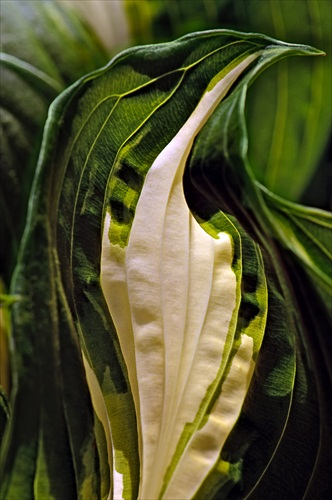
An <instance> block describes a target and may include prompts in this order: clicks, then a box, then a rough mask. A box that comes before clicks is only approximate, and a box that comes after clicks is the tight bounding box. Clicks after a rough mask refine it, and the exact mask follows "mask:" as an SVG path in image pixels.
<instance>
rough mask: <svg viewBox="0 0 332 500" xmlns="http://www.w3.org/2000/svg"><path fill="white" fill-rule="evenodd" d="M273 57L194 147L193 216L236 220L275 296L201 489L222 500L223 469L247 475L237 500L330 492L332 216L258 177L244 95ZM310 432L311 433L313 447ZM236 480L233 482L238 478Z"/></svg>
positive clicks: (189, 177)
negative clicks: (220, 214) (232, 421)
mask: <svg viewBox="0 0 332 500" xmlns="http://www.w3.org/2000/svg"><path fill="white" fill-rule="evenodd" d="M269 57H271V54H268V55H267V56H265V57H264V56H263V57H262V59H261V61H260V63H261V66H260V64H258V65H257V66H256V67H255V68H254V69H253V70H252V71H251V72H249V73H248V74H247V75H246V77H245V78H244V79H243V80H242V82H241V84H240V85H239V86H238V87H237V88H236V89H235V90H234V92H233V93H231V95H230V96H229V97H228V98H227V99H225V100H224V101H223V102H222V103H221V104H220V105H219V107H218V109H217V110H216V111H215V113H214V114H213V115H212V117H211V118H210V119H209V121H208V122H207V124H206V126H205V127H204V128H203V130H202V131H201V133H200V134H199V136H198V137H197V139H196V141H195V144H194V147H193V150H192V153H191V156H190V158H189V163H188V170H187V172H186V174H185V186H187V192H186V196H187V199H188V203H189V206H190V207H191V208H192V209H194V210H196V212H197V213H198V214H199V215H200V216H201V217H202V218H203V219H206V218H207V215H208V216H209V217H211V213H216V211H217V210H218V209H219V210H222V211H224V212H226V213H228V214H230V215H231V216H233V217H235V218H236V219H237V220H238V221H239V223H240V224H241V226H242V227H243V228H244V230H245V231H246V232H247V233H248V234H249V235H251V237H252V238H253V239H254V240H255V241H256V242H258V243H259V246H260V248H261V251H262V254H263V261H264V266H265V270H266V277H267V283H268V291H269V293H268V297H269V302H268V311H269V312H268V317H267V327H266V331H265V336H264V341H263V347H262V351H261V353H260V355H259V357H258V363H257V370H256V371H255V372H254V376H253V381H252V385H251V387H250V389H249V392H248V397H247V399H246V401H245V402H244V406H243V410H242V414H241V416H240V419H239V420H238V423H237V425H236V427H235V428H234V432H233V433H232V434H231V435H230V437H229V441H228V442H227V443H226V445H225V448H224V450H223V452H222V454H221V456H220V462H219V463H217V464H216V467H215V469H214V471H212V473H211V476H210V477H209V478H208V479H207V480H206V484H204V485H203V487H202V488H203V489H202V492H203V493H202V495H203V496H204V495H205V494H206V492H209V493H210V494H212V495H214V493H215V491H217V496H216V497H215V498H227V494H228V488H229V484H228V483H227V481H226V480H225V479H227V475H226V478H225V473H224V479H223V478H221V479H220V474H219V475H218V474H217V473H216V472H217V471H218V470H224V471H225V470H227V468H226V466H225V463H226V464H227V463H228V464H233V465H236V464H237V466H238V467H239V466H241V468H242V471H243V475H242V477H241V482H240V481H239V482H238V484H237V485H236V487H235V489H234V495H235V498H243V497H247V496H249V497H250V498H266V497H269V498H279V497H280V495H283V496H290V497H292V498H302V497H303V495H306V494H307V495H308V498H309V497H310V495H316V494H317V492H319V493H318V495H319V496H322V497H324V495H326V494H327V492H328V491H329V488H330V479H329V475H328V472H327V470H326V466H325V462H326V461H327V460H328V456H329V446H328V445H327V444H326V439H327V436H329V439H330V411H331V403H330V399H329V396H328V393H329V392H330V389H331V369H330V355H331V335H330V326H331V316H330V312H331V239H330V235H331V214H328V213H326V212H323V211H320V210H316V209H308V208H304V207H300V206H298V205H295V204H293V203H290V202H286V201H284V200H282V199H280V198H279V197H277V196H275V195H273V194H272V193H269V192H268V191H267V190H266V188H263V187H262V186H261V185H260V184H258V183H257V181H255V178H254V176H253V173H252V170H251V168H250V164H249V161H248V158H247V151H248V138H247V134H246V124H245V121H244V116H245V113H244V111H245V102H246V93H247V89H248V85H249V84H251V83H252V81H253V80H254V79H255V78H256V76H257V74H258V73H259V72H260V70H261V69H262V67H264V65H266V64H269V60H268V59H269ZM201 197H205V198H206V199H208V200H209V202H210V209H209V211H208V212H207V214H206V213H204V212H205V211H206V207H204V203H203V202H199V203H198V202H197V201H196V202H195V200H199V199H200V198H201ZM195 203H196V207H195ZM317 292H318V293H317ZM276 414H277V415H278V417H277V418H276ZM309 429H310V431H309ZM303 434H305V435H306V436H308V434H310V438H308V439H307V440H306V443H305V445H303V443H302V442H301V440H302V438H301V436H303ZM294 443H297V444H296V445H295V444H294ZM295 460H296V462H297V470H296V472H295V471H294V468H293V467H292V464H293V463H294V461H295ZM218 477H219V482H218ZM231 477H233V479H232V481H233V482H234V480H235V479H236V477H237V476H236V475H235V476H231ZM234 478H235V479H234ZM281 478H283V480H282V481H281ZM251 495H252V496H251ZM198 498H199V496H198Z"/></svg>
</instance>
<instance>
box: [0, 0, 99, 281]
mask: <svg viewBox="0 0 332 500" xmlns="http://www.w3.org/2000/svg"><path fill="white" fill-rule="evenodd" d="M106 62H107V57H106V55H105V54H104V52H103V50H102V49H101V47H100V45H99V44H98V43H97V41H96V39H95V36H94V35H92V34H91V32H90V31H89V30H88V29H87V28H86V27H85V25H84V24H83V23H82V21H80V19H79V18H78V17H77V15H76V14H75V13H73V11H72V10H71V9H70V8H69V7H68V6H65V5H62V4H61V3H56V2H53V1H21V0H19V1H5V2H2V4H1V54H0V68H1V91H0V98H1V114H0V126H1V129H0V130H1V132H0V133H1V146H2V152H1V180H2V182H1V188H0V209H1V214H2V220H1V228H0V235H1V241H2V245H1V254H0V260H1V269H0V272H1V274H2V275H3V276H4V278H5V280H6V282H7V284H9V280H10V277H11V274H12V271H13V268H14V266H15V263H16V259H17V254H18V247H19V244H20V239H21V236H22V233H23V228H24V224H25V219H26V211H27V204H28V197H29V193H30V188H31V183H32V179H33V176H34V171H35V166H36V161H37V157H38V154H39V148H40V144H41V136H42V130H43V127H44V124H45V120H46V116H47V111H48V107H49V105H50V103H51V102H52V101H53V99H54V98H55V97H56V96H57V95H58V94H59V93H60V92H61V91H62V90H63V89H64V88H65V87H66V86H67V85H69V84H70V83H72V82H74V81H75V80H76V79H77V78H78V77H80V76H82V75H83V74H85V73H87V72H89V71H91V70H93V69H96V68H97V67H99V66H100V65H102V64H105V63H106Z"/></svg>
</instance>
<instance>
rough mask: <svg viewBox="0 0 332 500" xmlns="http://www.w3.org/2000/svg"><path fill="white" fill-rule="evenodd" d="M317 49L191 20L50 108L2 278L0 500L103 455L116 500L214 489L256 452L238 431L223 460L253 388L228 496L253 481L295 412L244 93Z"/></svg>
mask: <svg viewBox="0 0 332 500" xmlns="http://www.w3.org/2000/svg"><path fill="white" fill-rule="evenodd" d="M319 53H320V52H319V51H317V50H315V49H312V48H310V47H306V46H298V45H288V44H285V43H282V42H278V41H276V40H273V39H271V38H268V37H265V36H262V35H257V34H244V33H237V32H234V31H223V30H216V31H211V32H202V33H195V34H192V35H189V36H186V37H184V38H182V39H180V40H177V41H175V42H172V43H169V44H161V45H155V46H146V47H138V48H134V49H130V50H127V51H125V52H123V53H121V54H119V56H117V57H115V58H114V59H113V60H112V61H111V63H110V64H109V65H108V66H106V67H105V68H102V69H100V70H98V71H96V72H94V73H91V74H89V75H87V76H86V77H83V78H82V79H80V80H79V81H78V82H76V83H75V84H74V85H72V86H71V87H70V88H69V89H67V90H66V91H65V92H64V93H62V94H61V95H60V96H59V97H58V98H57V100H56V101H55V102H54V103H53V105H52V106H51V109H50V112H49V118H48V122H47V127H46V131H45V135H44V142H43V145H42V149H41V155H40V158H39V163H38V170H37V176H36V179H35V183H34V186H33V192H32V197H31V200H32V201H31V203H30V207H29V214H28V222H27V226H26V229H25V233H24V238H23V243H22V247H21V251H20V259H19V265H18V267H17V270H16V273H15V277H14V280H13V285H12V290H11V293H12V294H18V295H20V296H21V297H23V300H21V301H19V302H17V303H16V304H14V305H13V347H14V356H15V362H16V364H15V370H16V371H15V382H16V385H15V393H14V400H13V419H12V420H11V423H10V426H9V430H8V431H7V433H6V436H5V443H4V446H3V454H4V455H3V456H4V459H3V464H4V481H2V483H3V496H4V498H10V497H11V496H15V495H16V497H19V498H23V499H24V498H29V497H31V496H32V495H33V492H34V494H35V496H36V497H37V498H38V497H40V498H43V497H45V496H47V497H50V498H53V497H54V498H65V497H68V496H73V497H79V498H81V497H82V498H87V499H89V498H93V496H97V497H98V496H99V495H100V492H101V491H102V492H103V493H102V495H103V496H104V495H105V494H106V496H107V494H108V491H106V488H105V483H104V484H101V481H105V478H106V477H107V472H108V467H109V469H110V471H111V479H110V481H109V482H107V481H106V485H108V484H109V485H110V488H111V495H112V494H114V497H120V498H125V499H130V498H132V499H134V498H137V497H140V498H158V497H162V498H172V499H174V498H189V497H194V496H195V495H196V494H199V491H200V489H201V488H202V491H206V488H210V487H213V488H214V490H216V491H218V490H219V486H220V485H221V487H222V488H223V487H224V485H225V484H226V486H227V491H229V486H230V485H231V486H234V485H235V484H237V483H238V482H239V481H240V479H241V478H242V473H241V467H242V466H241V461H242V460H243V467H244V470H247V469H246V463H245V460H246V456H245V455H246V453H244V452H248V456H249V459H247V460H248V462H249V461H250V459H252V456H253V454H255V450H256V446H255V447H254V448H253V447H251V446H250V445H251V443H252V437H251V432H249V437H248V432H245V439H246V443H247V444H248V446H247V447H246V449H244V448H241V449H240V450H238V449H236V450H235V451H236V452H238V451H239V453H240V456H238V457H236V459H234V460H233V456H234V448H233V447H231V450H230V451H229V452H228V455H229V456H228V457H224V456H223V455H222V453H223V449H224V446H226V443H227V441H228V439H232V436H234V435H235V436H236V435H237V432H236V427H235V428H234V426H235V425H236V422H237V421H238V419H239V418H240V419H243V418H244V416H246V415H247V414H248V413H249V414H250V412H251V411H252V405H251V401H252V398H251V397H249V396H248V398H247V397H246V395H247V393H248V391H249V390H250V391H251V390H252V389H251V387H252V384H254V383H255V384H256V387H257V383H259V385H258V388H259V389H260V390H262V391H263V395H262V394H258V395H257V396H256V397H257V399H256V400H255V401H257V404H260V405H261V407H262V409H263V410H264V411H263V414H264V416H265V417H266V418H269V420H271V421H272V418H271V411H270V406H269V405H265V403H266V401H267V402H268V403H270V402H271V401H275V406H272V408H282V411H281V415H279V417H280V418H278V419H277V420H276V421H275V423H274V427H273V426H272V430H273V438H272V440H271V443H270V446H268V447H266V448H267V450H266V453H265V452H264V450H263V453H262V455H263V457H262V460H261V462H260V467H259V469H258V470H257V475H258V478H257V477H255V475H254V474H253V475H252V476H251V477H250V478H249V479H247V482H246V484H245V486H244V491H250V489H252V488H253V486H254V484H253V482H254V481H256V479H257V480H259V482H260V483H261V480H262V478H264V477H265V474H264V473H265V468H266V467H267V468H269V466H270V463H272V462H273V459H274V457H275V456H276V452H277V451H278V450H279V446H278V445H279V443H280V441H281V438H282V437H283V436H284V433H285V432H284V431H285V429H286V427H287V424H288V420H289V415H290V412H291V408H293V406H292V403H293V401H294V399H295V398H294V387H295V379H296V373H297V372H296V367H297V365H296V362H297V356H298V354H297V352H296V350H295V349H294V346H295V341H294V338H295V335H296V325H295V320H294V317H293V316H292V313H293V311H292V310H291V311H288V309H287V307H288V304H292V301H291V297H292V295H291V293H289V290H288V288H287V286H286V285H285V283H284V281H283V280H282V273H281V271H282V270H281V269H280V256H279V247H277V244H275V243H274V241H273V237H274V236H275V234H274V233H273V227H274V226H273V224H271V223H269V222H268V217H267V213H268V212H267V206H266V205H265V204H264V201H263V197H262V195H261V194H260V191H259V188H258V187H257V185H256V184H255V183H254V182H253V180H252V178H251V176H250V174H249V173H248V169H247V167H248V165H247V163H246V161H245V158H246V136H245V132H244V128H243V120H244V110H243V105H244V101H245V91H246V88H247V85H248V83H249V82H251V81H252V80H253V79H254V77H255V76H256V75H257V74H258V73H259V72H260V71H262V70H263V69H264V68H265V67H267V66H268V65H270V64H271V63H272V62H274V61H277V60H278V59H280V58H283V57H285V56H286V55H292V54H294V55H295V54H299V55H304V54H312V55H314V54H319ZM228 95H229V97H227V96H228ZM223 99H225V100H224V101H223ZM220 101H222V103H221V105H220V107H217V106H218V104H219V102H220ZM211 115H212V121H211V118H210V120H209V117H210V116H211ZM207 120H209V121H207ZM205 124H206V125H205ZM202 127H204V128H203V129H202ZM201 129H202V130H201ZM195 138H196V141H195ZM194 141H195V142H194ZM215 156H216V157H217V160H218V161H217V164H214V163H213V162H212V163H211V158H212V159H213V161H214V157H215ZM202 161H203V163H202ZM218 162H219V163H218ZM220 162H222V165H224V167H225V169H226V171H227V172H226V173H225V179H222V177H220V173H221V172H222V173H223V171H222V170H221V171H220V168H219V167H220ZM215 165H217V167H218V172H217V176H216V178H214V175H215V174H216V168H215ZM234 165H236V167H237V168H236V171H235V172H234ZM186 166H187V167H188V169H189V170H187V173H185V176H184V187H183V174H184V171H185V167H186ZM226 167H227V168H226ZM201 169H203V174H204V175H205V178H204V182H201ZM234 176H235V178H236V182H237V183H238V185H236V183H235V186H234ZM224 180H226V182H224ZM244 188H245V189H244ZM247 207H248V210H250V212H249V217H247V214H246V213H245V212H243V210H245V209H246V208H247ZM272 234H273V237H272ZM270 308H271V311H270ZM280 311H282V312H283V313H285V314H283V315H282V316H281V317H280ZM278 313H279V314H278ZM265 335H267V337H265ZM261 350H263V351H262V352H263V353H265V355H264V356H263V358H262V356H261V354H260V352H261ZM275 350H276V352H274V351H275ZM269 359H274V360H275V361H274V364H273V366H272V367H271V366H270V365H269V364H268V360H269ZM256 364H257V366H263V368H264V370H265V373H266V377H264V379H263V381H262V382H261V381H260V372H259V371H258V370H257V369H255V367H256ZM267 364H268V366H266V365H267ZM83 367H84V370H85V372H84V371H83ZM85 378H86V380H87V384H88V386H89V389H90V393H91V399H92V403H93V405H94V410H95V412H94V413H93V412H92V408H91V402H90V399H89V396H88V393H87V386H86V381H85ZM67 381H68V383H67ZM251 382H252V384H251ZM314 388H315V389H316V387H315V386H314ZM49 394H52V398H48V395H49ZM255 394H256V392H255ZM305 395H306V396H307V393H305ZM304 399H305V398H304ZM312 399H313V400H314V401H316V394H315V393H314V395H313V398H312ZM310 401H311V400H310ZM267 407H268V408H267ZM26 408H29V409H30V408H31V411H29V414H28V415H27V418H24V419H22V418H21V414H22V411H24V409H26ZM82 415H84V418H83V419H82V418H79V416H82ZM274 416H275V415H274ZM255 418H256V420H255V419H254V422H256V421H257V427H259V424H261V421H260V414H257V415H256V417H255ZM78 422H79V425H78ZM261 427H262V424H261ZM233 428H234V429H235V430H234V431H232V429H233ZM240 429H241V426H240ZM233 432H234V434H233ZM258 433H259V431H258ZM291 437H292V436H291ZM313 437H314V438H315V437H316V434H315V433H313ZM96 439H97V443H96ZM234 439H235V438H234ZM315 444H316V441H315V440H314V444H313V448H314V447H315ZM255 445H257V446H258V449H259V450H261V449H262V448H264V446H265V443H263V444H262V441H261V440H260V441H259V442H258V444H257V443H255ZM252 449H254V453H253V452H252ZM226 450H227V448H226ZM235 454H236V453H235ZM106 456H107V458H106ZM99 459H101V460H103V463H102V465H101V466H99V463H98V462H99ZM105 459H106V460H107V463H106V466H105ZM310 462H311V458H310ZM64 463H65V464H66V467H64ZM306 463H307V462H306ZM278 464H279V467H281V470H283V461H282V460H279V462H278ZM309 468H310V464H309ZM60 471H62V472H60ZM99 471H100V473H99ZM305 472H307V469H305ZM60 474H62V479H61V482H59V481H58V477H59V475H60ZM210 474H211V476H210V477H212V481H211V482H210V485H207V484H206V482H205V480H206V477H207V476H209V475H210ZM244 477H246V476H244ZM303 481H304V483H305V484H307V483H306V481H308V475H307V474H305V477H304V479H303ZM300 482H301V484H302V478H301V481H300ZM23 485H24V486H23ZM286 487H287V485H286Z"/></svg>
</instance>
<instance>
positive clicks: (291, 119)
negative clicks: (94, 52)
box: [125, 0, 332, 208]
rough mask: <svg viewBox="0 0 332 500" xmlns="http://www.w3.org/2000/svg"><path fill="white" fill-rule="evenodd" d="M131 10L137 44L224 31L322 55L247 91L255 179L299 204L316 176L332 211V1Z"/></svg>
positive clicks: (154, 3)
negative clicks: (331, 152) (330, 153)
mask: <svg viewBox="0 0 332 500" xmlns="http://www.w3.org/2000/svg"><path fill="white" fill-rule="evenodd" d="M125 6H126V13H127V19H128V24H129V28H130V32H131V35H132V38H133V40H134V41H135V42H136V43H150V42H151V41H166V40H171V39H172V38H174V37H177V36H181V35H184V34H185V33H187V32H190V31H194V30H204V29H212V28H218V27H219V26H223V27H224V28H231V29H238V30H244V31H251V32H257V33H260V32H264V33H266V34H267V35H269V36H272V37H275V38H278V39H280V40H287V41H289V42H301V43H306V44H310V45H313V46H315V47H319V48H320V49H321V50H324V51H325V52H326V58H324V59H323V58H322V59H320V58H319V59H317V58H313V59H305V60H304V59H294V60H293V59H292V60H291V61H290V60H285V61H283V62H281V63H280V64H278V65H276V66H273V67H271V68H270V69H269V70H268V71H266V73H265V74H264V75H263V76H262V77H261V78H260V79H259V80H258V81H257V83H256V84H255V85H254V86H253V88H252V89H251V90H250V92H249V95H248V104H247V121H248V135H249V142H250V149H249V158H250V161H251V165H252V169H253V171H254V173H255V175H256V177H257V179H258V180H259V181H260V182H261V183H262V184H263V185H265V186H266V187H267V188H268V189H270V190H272V191H273V192H274V193H276V194H278V195H280V196H283V197H285V198H287V199H290V200H293V201H297V202H298V201H300V199H301V198H303V199H304V200H305V199H308V195H309V193H310V190H311V188H312V186H311V184H310V183H311V179H312V178H313V177H314V176H315V174H317V176H318V177H319V176H320V177H319V178H322V179H323V181H322V185H321V186H320V189H319V190H318V192H315V193H311V197H310V199H311V200H314V201H313V202H314V204H315V205H317V206H321V207H322V208H330V200H329V193H328V191H327V190H326V187H325V186H326V184H325V183H327V182H328V181H329V180H330V179H329V169H328V166H326V165H325V164H324V162H326V161H329V160H325V159H324V153H325V150H326V148H327V147H328V143H329V139H330V134H331V109H332V103H331V91H330V89H331V86H332V81H331V71H330V67H331V54H332V41H331V28H330V24H331V23H330V20H331V16H332V12H331V3H330V2H327V1H326V0H308V1H299V0H268V1H264V2H263V1H261V0H237V1H236V2H234V1H232V0H209V1H204V0H191V1H190V2H183V1H181V0H164V1H162V2H161V1H159V0H144V1H143V0H141V1H140V2H137V1H135V0H133V1H132V0H126V2H125ZM321 171H323V173H322V172H321ZM324 171H325V174H324ZM307 191H308V192H307Z"/></svg>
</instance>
